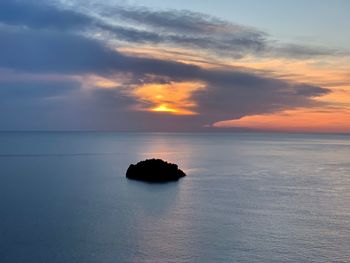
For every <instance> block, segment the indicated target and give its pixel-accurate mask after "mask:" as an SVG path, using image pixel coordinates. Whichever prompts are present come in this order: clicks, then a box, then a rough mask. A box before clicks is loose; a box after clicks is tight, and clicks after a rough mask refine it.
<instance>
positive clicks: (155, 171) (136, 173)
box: [126, 159, 186, 182]
mask: <svg viewBox="0 0 350 263" xmlns="http://www.w3.org/2000/svg"><path fill="white" fill-rule="evenodd" d="M184 176H186V174H185V173H184V172H183V171H181V170H180V169H179V168H178V166H177V165H176V164H173V163H168V162H165V161H163V160H161V159H147V160H145V161H141V162H138V163H137V164H130V166H129V168H128V170H127V171H126V177H127V178H129V179H134V180H140V181H146V182H169V181H177V180H179V179H180V178H181V177H184Z"/></svg>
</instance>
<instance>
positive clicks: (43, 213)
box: [0, 132, 350, 263]
mask: <svg viewBox="0 0 350 263" xmlns="http://www.w3.org/2000/svg"><path fill="white" fill-rule="evenodd" d="M153 157H155V158H162V159H165V160H167V161H171V162H175V163H177V164H178V165H179V167H180V168H181V169H183V170H184V171H185V172H186V173H187V174H188V176H187V177H185V178H183V179H181V180H180V181H178V182H175V183H168V184H148V183H143V182H137V181H130V180H128V179H126V178H125V172H126V170H127V168H128V166H129V164H130V163H135V162H138V161H140V160H143V159H146V158H153ZM0 262H1V263H15V262H16V263H17V262H18V263H41V262H43V263H70V262H74V263H89V262H96V263H112V262H113V263H119V262H121V263H123V262H152V263H153V262H156V263H158V262H160V263H161V262H176V263H181V262H200V263H205V262H249V263H250V262H259V263H260V262H263V263H264V262H266V263H271V262H350V135H328V134H323V135H313V134H307V135H305V134H275V133H211V134H207V133H192V134H191V133H113V132H1V133H0Z"/></svg>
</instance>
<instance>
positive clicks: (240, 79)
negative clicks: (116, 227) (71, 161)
mask: <svg viewBox="0 0 350 263" xmlns="http://www.w3.org/2000/svg"><path fill="white" fill-rule="evenodd" d="M349 10H350V1H347V0H308V1H305V0H293V1H292V0H284V1H281V0H269V1H261V0H217V1H205V0H177V1H164V0H163V1H162V0H143V1H141V0H133V1H131V0H130V1H122V0H121V1H117V0H114V1H112V0H106V1H98V0H88V1H86V0H84V1H83V0H57V1H55V0H52V1H51V0H50V1H49V0H45V1H44V0H1V1H0V109H1V111H0V130H116V131H222V130H224V131H225V130H227V131H231V130H238V131H240V130H259V131H282V132H344V133H350V19H349V17H348V16H349V15H348V13H349Z"/></svg>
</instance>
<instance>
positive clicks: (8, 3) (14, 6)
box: [0, 0, 91, 30]
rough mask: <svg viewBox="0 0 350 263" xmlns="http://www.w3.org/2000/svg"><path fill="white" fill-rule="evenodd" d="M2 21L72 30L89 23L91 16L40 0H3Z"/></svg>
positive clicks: (0, 3)
mask: <svg viewBox="0 0 350 263" xmlns="http://www.w3.org/2000/svg"><path fill="white" fill-rule="evenodd" d="M0 21H1V22H2V23H5V24H9V25H18V26H26V27H30V28H37V29H58V30H67V29H69V30H71V29H74V28H80V27H83V26H87V25H89V24H90V23H91V18H89V17H87V16H85V15H83V14H80V13H77V12H74V11H71V10H65V9H60V8H57V7H55V6H50V5H47V3H45V2H44V1H40V0H37V1H35V0H25V1H24V0H1V1H0Z"/></svg>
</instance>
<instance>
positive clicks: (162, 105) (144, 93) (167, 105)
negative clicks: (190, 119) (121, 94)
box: [134, 82, 203, 115]
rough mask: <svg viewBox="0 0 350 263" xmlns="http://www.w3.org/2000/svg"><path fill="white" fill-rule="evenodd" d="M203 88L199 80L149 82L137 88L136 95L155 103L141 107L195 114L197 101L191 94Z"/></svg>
mask: <svg viewBox="0 0 350 263" xmlns="http://www.w3.org/2000/svg"><path fill="white" fill-rule="evenodd" d="M202 88H203V84H202V83H199V82H168V83H161V84H159V83H157V84H155V83H149V84H145V85H142V86H140V87H138V88H136V89H135V91H134V95H135V96H136V97H138V98H139V99H140V100H142V101H144V102H147V103H150V104H153V106H151V107H150V108H146V109H140V110H146V111H152V112H163V113H169V114H177V115H195V114H197V113H196V112H195V106H196V103H195V102H194V101H192V100H191V94H192V93H193V92H194V91H196V90H199V89H202Z"/></svg>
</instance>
